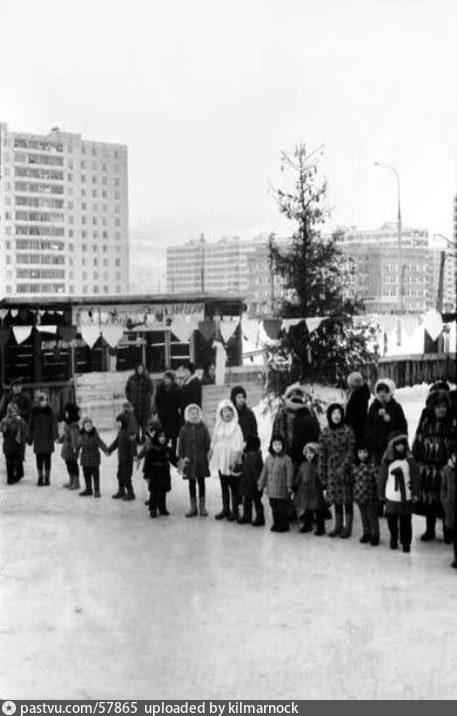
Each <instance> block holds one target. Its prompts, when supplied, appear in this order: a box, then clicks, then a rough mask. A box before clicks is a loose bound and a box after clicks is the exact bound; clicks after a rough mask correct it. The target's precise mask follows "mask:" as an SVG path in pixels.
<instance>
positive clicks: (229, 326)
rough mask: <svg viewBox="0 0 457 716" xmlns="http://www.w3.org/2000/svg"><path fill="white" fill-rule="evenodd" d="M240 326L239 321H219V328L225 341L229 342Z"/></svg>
mask: <svg viewBox="0 0 457 716" xmlns="http://www.w3.org/2000/svg"><path fill="white" fill-rule="evenodd" d="M238 326H239V321H227V322H225V323H224V321H221V322H220V323H219V328H220V331H221V336H222V338H223V339H224V343H228V342H229V340H230V338H231V337H232V336H233V334H234V333H235V331H236V329H237V328H238Z"/></svg>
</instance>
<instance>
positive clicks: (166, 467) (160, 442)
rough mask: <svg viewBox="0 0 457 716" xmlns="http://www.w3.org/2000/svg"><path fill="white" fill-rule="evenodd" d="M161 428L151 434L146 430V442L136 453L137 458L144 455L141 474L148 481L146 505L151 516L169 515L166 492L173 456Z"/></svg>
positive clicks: (169, 488)
mask: <svg viewBox="0 0 457 716" xmlns="http://www.w3.org/2000/svg"><path fill="white" fill-rule="evenodd" d="M168 443H169V440H168V437H167V435H166V433H165V432H164V431H163V430H155V431H153V432H152V434H151V433H150V432H149V431H146V442H145V444H144V445H143V447H142V448H141V450H140V452H139V453H138V460H141V459H142V458H143V457H144V465H143V475H144V479H145V480H147V481H148V488H149V500H148V507H149V513H150V516H151V517H157V510H158V511H159V514H161V515H169V514H170V513H169V512H168V510H167V502H166V500H167V492H170V490H171V478H170V461H171V459H172V457H173V455H172V453H173V451H172V448H171V447H169V445H168Z"/></svg>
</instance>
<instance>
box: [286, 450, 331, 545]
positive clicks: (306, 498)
mask: <svg viewBox="0 0 457 716" xmlns="http://www.w3.org/2000/svg"><path fill="white" fill-rule="evenodd" d="M318 455H319V445H318V444H317V443H307V444H306V445H305V447H304V448H303V456H304V458H305V459H304V461H303V462H302V464H301V465H300V467H299V468H298V472H297V474H296V476H295V481H294V488H295V498H294V505H295V507H296V508H297V514H298V516H299V517H301V519H302V522H303V524H302V526H301V528H300V532H302V533H303V534H304V533H306V532H311V531H312V529H313V520H314V521H315V522H316V531H315V532H314V534H315V535H316V537H320V536H321V535H325V510H326V504H325V500H324V492H323V489H322V485H321V482H320V480H319V477H318V469H317V465H318Z"/></svg>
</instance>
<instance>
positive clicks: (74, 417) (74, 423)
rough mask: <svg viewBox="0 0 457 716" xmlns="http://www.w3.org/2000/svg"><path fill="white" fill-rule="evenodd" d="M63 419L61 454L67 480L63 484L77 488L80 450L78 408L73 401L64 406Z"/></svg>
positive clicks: (69, 487)
mask: <svg viewBox="0 0 457 716" xmlns="http://www.w3.org/2000/svg"><path fill="white" fill-rule="evenodd" d="M64 414H65V421H64V423H63V425H62V426H61V435H60V442H61V443H62V452H61V456H62V458H63V460H65V465H66V466H67V472H68V476H69V478H70V479H69V482H68V483H67V484H66V485H64V487H66V488H67V489H69V490H79V487H80V485H79V465H78V454H79V450H80V447H81V445H80V435H79V432H80V431H79V408H78V406H77V405H75V404H74V403H67V404H66V406H65V413H64Z"/></svg>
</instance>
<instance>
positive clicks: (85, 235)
mask: <svg viewBox="0 0 457 716" xmlns="http://www.w3.org/2000/svg"><path fill="white" fill-rule="evenodd" d="M81 237H82V238H83V239H87V231H81Z"/></svg>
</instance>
